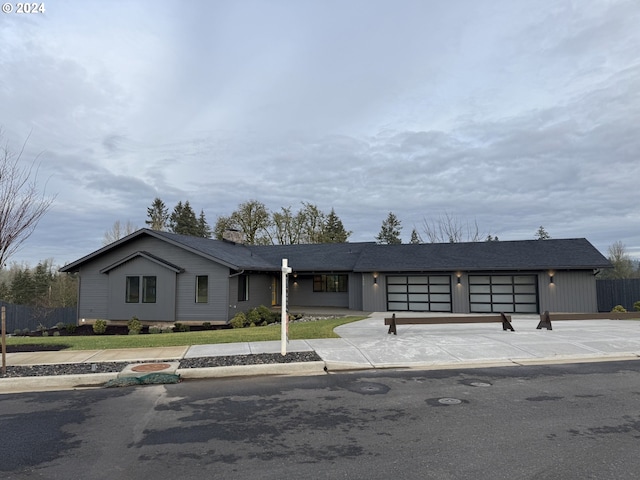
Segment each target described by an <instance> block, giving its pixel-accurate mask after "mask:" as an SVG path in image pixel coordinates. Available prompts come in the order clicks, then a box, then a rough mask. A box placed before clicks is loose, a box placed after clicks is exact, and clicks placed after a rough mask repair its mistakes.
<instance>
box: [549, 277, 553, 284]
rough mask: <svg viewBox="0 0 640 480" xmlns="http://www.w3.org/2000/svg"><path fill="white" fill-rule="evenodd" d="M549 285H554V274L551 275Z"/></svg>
mask: <svg viewBox="0 0 640 480" xmlns="http://www.w3.org/2000/svg"><path fill="white" fill-rule="evenodd" d="M549 285H554V282H553V274H551V275H549Z"/></svg>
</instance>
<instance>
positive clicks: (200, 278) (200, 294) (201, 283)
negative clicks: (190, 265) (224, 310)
mask: <svg viewBox="0 0 640 480" xmlns="http://www.w3.org/2000/svg"><path fill="white" fill-rule="evenodd" d="M208 302H209V277H208V276H207V275H197V276H196V303H208Z"/></svg>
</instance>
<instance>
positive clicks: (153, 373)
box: [105, 362, 180, 387]
mask: <svg viewBox="0 0 640 480" xmlns="http://www.w3.org/2000/svg"><path fill="white" fill-rule="evenodd" d="M179 367H180V362H150V363H134V364H131V365H127V366H126V367H125V368H124V369H123V370H122V371H121V372H120V373H118V376H117V378H115V379H113V380H110V381H109V382H107V383H106V384H105V387H127V386H130V385H150V384H156V385H157V384H165V383H178V382H180V375H178V373H177V370H178V368H179Z"/></svg>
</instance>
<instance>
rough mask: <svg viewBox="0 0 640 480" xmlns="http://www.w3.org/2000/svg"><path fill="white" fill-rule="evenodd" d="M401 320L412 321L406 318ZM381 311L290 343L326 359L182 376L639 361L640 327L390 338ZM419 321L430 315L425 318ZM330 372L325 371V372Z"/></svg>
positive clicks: (465, 327)
mask: <svg viewBox="0 0 640 480" xmlns="http://www.w3.org/2000/svg"><path fill="white" fill-rule="evenodd" d="M402 315H403V316H411V315H412V314H410V313H403V314H402ZM385 316H389V314H388V313H385V312H379V313H374V314H372V315H370V317H369V318H367V319H365V320H361V321H359V322H354V323H349V324H346V325H342V326H340V327H338V328H336V330H335V331H336V333H337V334H338V335H340V337H341V338H337V339H314V340H292V341H290V342H289V343H288V345H287V351H288V352H310V351H315V352H316V353H317V354H318V355H319V356H320V358H321V359H322V361H321V362H303V363H296V364H264V365H250V366H233V367H215V368H198V369H196V368H189V369H179V370H178V373H179V374H180V376H181V377H182V378H185V379H188V378H213V377H224V376H238V375H264V374H279V375H283V374H295V375H300V374H325V372H328V373H331V372H337V371H345V370H360V369H378V368H417V369H443V368H462V367H465V368H469V367H480V366H516V365H533V364H546V363H576V362H594V361H611V360H632V359H638V358H640V322H637V321H625V320H585V321H563V322H554V323H553V330H550V331H549V330H545V329H542V330H537V329H536V326H537V324H538V321H539V317H538V316H537V315H515V316H513V321H512V325H513V327H514V329H515V332H509V331H503V330H502V326H501V325H500V324H499V323H487V324H449V325H399V326H398V334H397V335H389V334H387V330H388V327H386V326H385V325H384V317H385ZM415 316H425V314H424V313H421V314H415ZM280 348H281V346H280V342H279V341H270V342H249V343H231V344H216V345H193V346H190V347H189V346H184V347H162V348H138V349H119V350H91V351H87V350H85V351H79V350H76V351H59V352H28V353H26V352H25V353H10V354H7V364H8V365H42V364H62V363H97V362H131V363H136V362H151V361H158V360H180V359H183V358H197V357H210V356H222V355H248V354H259V353H280ZM325 368H326V370H325ZM116 375H117V374H116V373H113V374H84V375H58V376H51V377H21V378H2V379H0V393H9V392H18V391H37V390H55V389H65V388H79V387H86V386H99V385H102V384H103V383H105V382H106V381H108V380H110V379H112V378H115V376H116Z"/></svg>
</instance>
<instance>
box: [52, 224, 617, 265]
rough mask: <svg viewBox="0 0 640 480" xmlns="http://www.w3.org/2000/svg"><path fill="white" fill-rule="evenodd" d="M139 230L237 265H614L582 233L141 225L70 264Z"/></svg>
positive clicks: (142, 233)
mask: <svg viewBox="0 0 640 480" xmlns="http://www.w3.org/2000/svg"><path fill="white" fill-rule="evenodd" d="M140 235H150V236H153V237H155V238H158V239H162V240H164V241H167V242H169V243H172V244H174V245H176V246H179V247H180V248H184V249H186V250H189V251H191V252H193V253H195V254H197V255H201V256H203V257H205V258H207V259H209V260H212V261H215V262H218V263H221V264H223V265H226V266H228V267H229V268H232V269H234V270H253V271H279V270H280V265H281V262H282V259H283V258H286V259H288V261H289V266H291V267H292V268H293V269H294V270H296V271H306V272H319V271H323V272H332V271H333V272H350V271H355V272H400V271H407V272H419V271H478V270H547V269H557V270H567V269H569V270H570V269H596V268H608V267H611V264H610V263H609V261H608V260H607V259H606V258H605V257H604V256H603V255H602V254H601V253H600V252H598V250H596V249H595V247H594V246H593V245H591V243H589V242H588V241H587V240H586V239H584V238H577V239H564V240H561V239H550V240H524V241H506V242H505V241H499V242H498V241H496V242H474V243H430V244H420V245H411V244H403V245H377V244H375V243H323V244H303V245H263V246H260V245H241V244H234V243H231V242H226V241H221V240H211V239H208V238H201V237H192V236H188V235H179V234H175V233H168V232H158V231H154V230H148V229H142V230H139V231H137V232H135V233H133V234H131V235H129V236H128V237H125V238H123V239H120V240H118V241H116V242H114V243H113V244H111V245H108V246H106V247H104V248H102V249H100V250H97V251H96V252H94V253H92V254H90V255H87V256H86V257H83V258H81V259H79V260H76V261H75V262H73V263H71V264H69V265H66V266H65V267H63V268H62V269H61V271H66V272H70V271H76V270H77V268H78V267H79V266H80V265H81V264H83V263H85V262H87V261H90V260H92V259H94V258H96V257H98V256H99V255H101V254H102V253H103V252H106V251H108V250H111V249H113V248H117V246H118V245H121V244H123V243H126V242H128V241H131V240H133V239H135V238H137V237H139V236H140Z"/></svg>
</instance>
